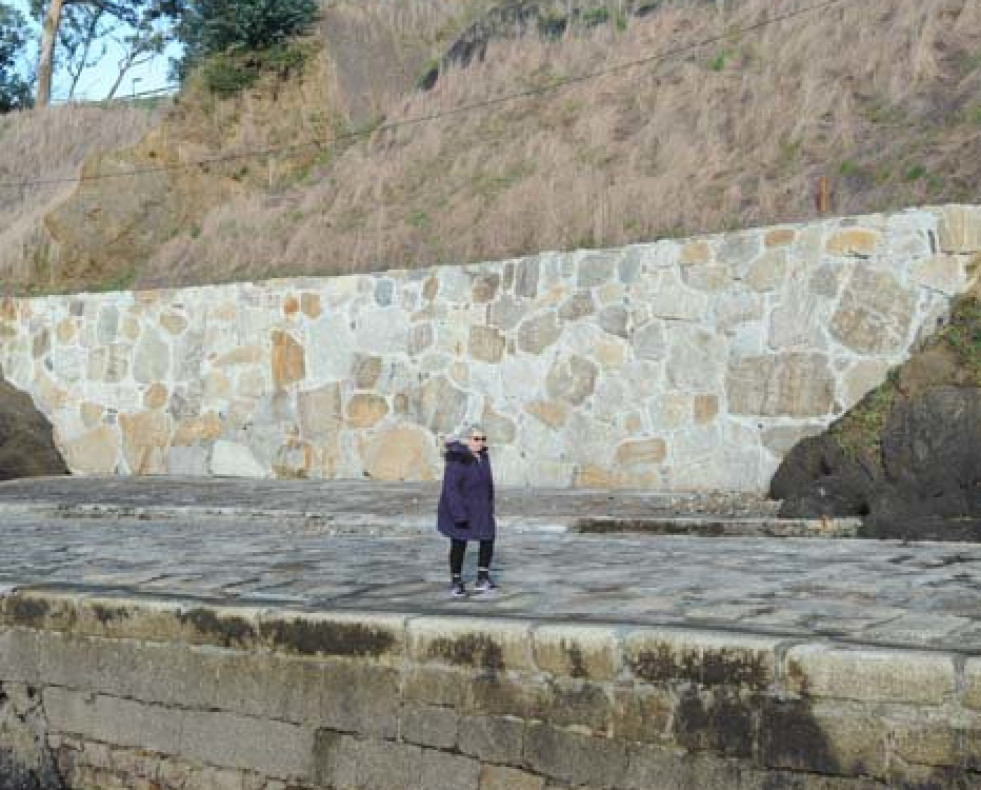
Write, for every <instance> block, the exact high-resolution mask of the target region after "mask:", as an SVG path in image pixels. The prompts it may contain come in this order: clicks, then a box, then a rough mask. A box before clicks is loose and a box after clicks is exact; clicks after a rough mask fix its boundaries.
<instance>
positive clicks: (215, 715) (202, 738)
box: [137, 711, 314, 781]
mask: <svg viewBox="0 0 981 790" xmlns="http://www.w3.org/2000/svg"><path fill="white" fill-rule="evenodd" d="M137 733H139V730H137ZM151 748H152V747H151ZM180 754H181V755H182V756H183V757H185V758H186V759H189V760H192V761H197V762H201V763H204V764H206V765H213V766H217V767H220V768H240V769H243V770H246V771H256V772H258V773H260V774H263V775H265V776H269V777H275V778H279V779H296V780H301V781H302V780H306V779H310V778H311V777H312V776H313V769H314V730H313V729H310V728H305V727H299V726H296V725H294V724H287V723H285V722H281V721H273V720H271V719H259V718H253V717H250V716H237V715H235V714H232V713H223V712H204V711H187V712H185V713H184V716H183V719H182V729H181V730H180Z"/></svg>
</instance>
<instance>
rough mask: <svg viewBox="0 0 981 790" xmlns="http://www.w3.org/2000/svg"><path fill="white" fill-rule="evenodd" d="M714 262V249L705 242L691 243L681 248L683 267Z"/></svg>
mask: <svg viewBox="0 0 981 790" xmlns="http://www.w3.org/2000/svg"><path fill="white" fill-rule="evenodd" d="M710 260H712V248H711V247H710V246H709V245H708V242H705V241H691V242H688V243H687V244H685V245H684V246H683V247H682V248H681V263H682V265H691V264H699V263H708V262H709V261H710Z"/></svg>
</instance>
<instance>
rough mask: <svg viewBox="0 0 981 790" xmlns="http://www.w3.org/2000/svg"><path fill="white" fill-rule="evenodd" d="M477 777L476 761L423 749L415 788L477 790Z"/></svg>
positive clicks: (478, 769)
mask: <svg viewBox="0 0 981 790" xmlns="http://www.w3.org/2000/svg"><path fill="white" fill-rule="evenodd" d="M479 776H480V763H479V762H477V761H476V760H471V759H470V758H469V757H461V756H460V755H457V754H446V753H445V752H440V751H436V750H434V749H423V750H422V754H421V758H420V762H419V784H418V785H416V786H417V787H420V788H423V787H424V788H426V790H478V785H479V781H480V780H479ZM396 787H399V788H402V787H405V785H397V786H396Z"/></svg>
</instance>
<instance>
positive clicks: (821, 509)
mask: <svg viewBox="0 0 981 790" xmlns="http://www.w3.org/2000/svg"><path fill="white" fill-rule="evenodd" d="M771 494H772V495H773V496H774V497H776V498H778V499H783V500H784V503H783V506H782V508H781V515H783V516H793V517H817V516H852V515H860V516H864V517H865V532H866V533H867V534H868V535H869V536H873V537H900V538H910V539H929V540H937V539H949V540H981V287H979V286H978V285H975V287H974V288H973V290H972V292H970V293H969V294H967V295H966V296H964V297H962V298H961V299H960V300H959V301H958V302H957V304H956V305H955V308H954V311H953V315H952V318H951V320H950V322H949V324H948V325H947V326H946V327H945V328H944V329H943V330H942V331H941V332H940V333H939V334H938V335H937V336H936V337H935V338H934V339H933V340H931V341H930V342H929V343H928V345H927V346H926V347H925V348H924V349H923V350H921V351H920V352H919V353H917V354H915V355H914V356H913V357H912V358H911V359H910V360H909V362H907V363H906V364H905V365H903V366H902V367H900V368H898V369H896V370H894V371H893V372H892V373H891V374H890V376H889V378H888V380H887V381H886V382H885V383H884V384H883V385H882V386H880V387H879V388H877V389H876V390H874V391H873V392H871V393H870V394H869V395H867V396H866V397H865V398H864V399H863V400H862V401H861V403H859V405H858V406H857V407H856V408H855V409H853V410H852V411H851V412H849V413H848V414H846V415H845V416H844V417H842V418H841V419H840V420H839V421H838V422H836V423H835V424H834V425H832V426H831V428H830V429H829V430H828V431H827V432H826V433H824V434H822V435H821V436H817V437H813V438H809V439H805V440H804V441H802V442H801V443H800V444H798V445H797V446H796V447H794V449H793V450H792V451H791V452H790V454H789V455H788V456H787V458H786V459H785V460H784V462H783V464H782V465H781V467H780V469H779V470H778V471H777V473H776V475H775V476H774V478H773V482H772V485H771Z"/></svg>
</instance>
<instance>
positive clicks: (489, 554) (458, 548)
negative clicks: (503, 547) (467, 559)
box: [450, 538, 494, 576]
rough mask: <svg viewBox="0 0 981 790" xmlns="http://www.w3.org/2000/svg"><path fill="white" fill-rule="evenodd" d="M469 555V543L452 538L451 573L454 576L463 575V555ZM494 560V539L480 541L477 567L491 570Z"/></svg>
mask: <svg viewBox="0 0 981 790" xmlns="http://www.w3.org/2000/svg"><path fill="white" fill-rule="evenodd" d="M466 553H467V542H466V541H465V540H456V539H454V538H450V573H452V574H453V575H454V576H462V575H463V555H464V554H466ZM493 558H494V539H493V538H491V539H490V540H482V541H480V552H479V553H478V555H477V567H478V568H482V569H485V570H488V569H490V564H491V560H492V559H493Z"/></svg>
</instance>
